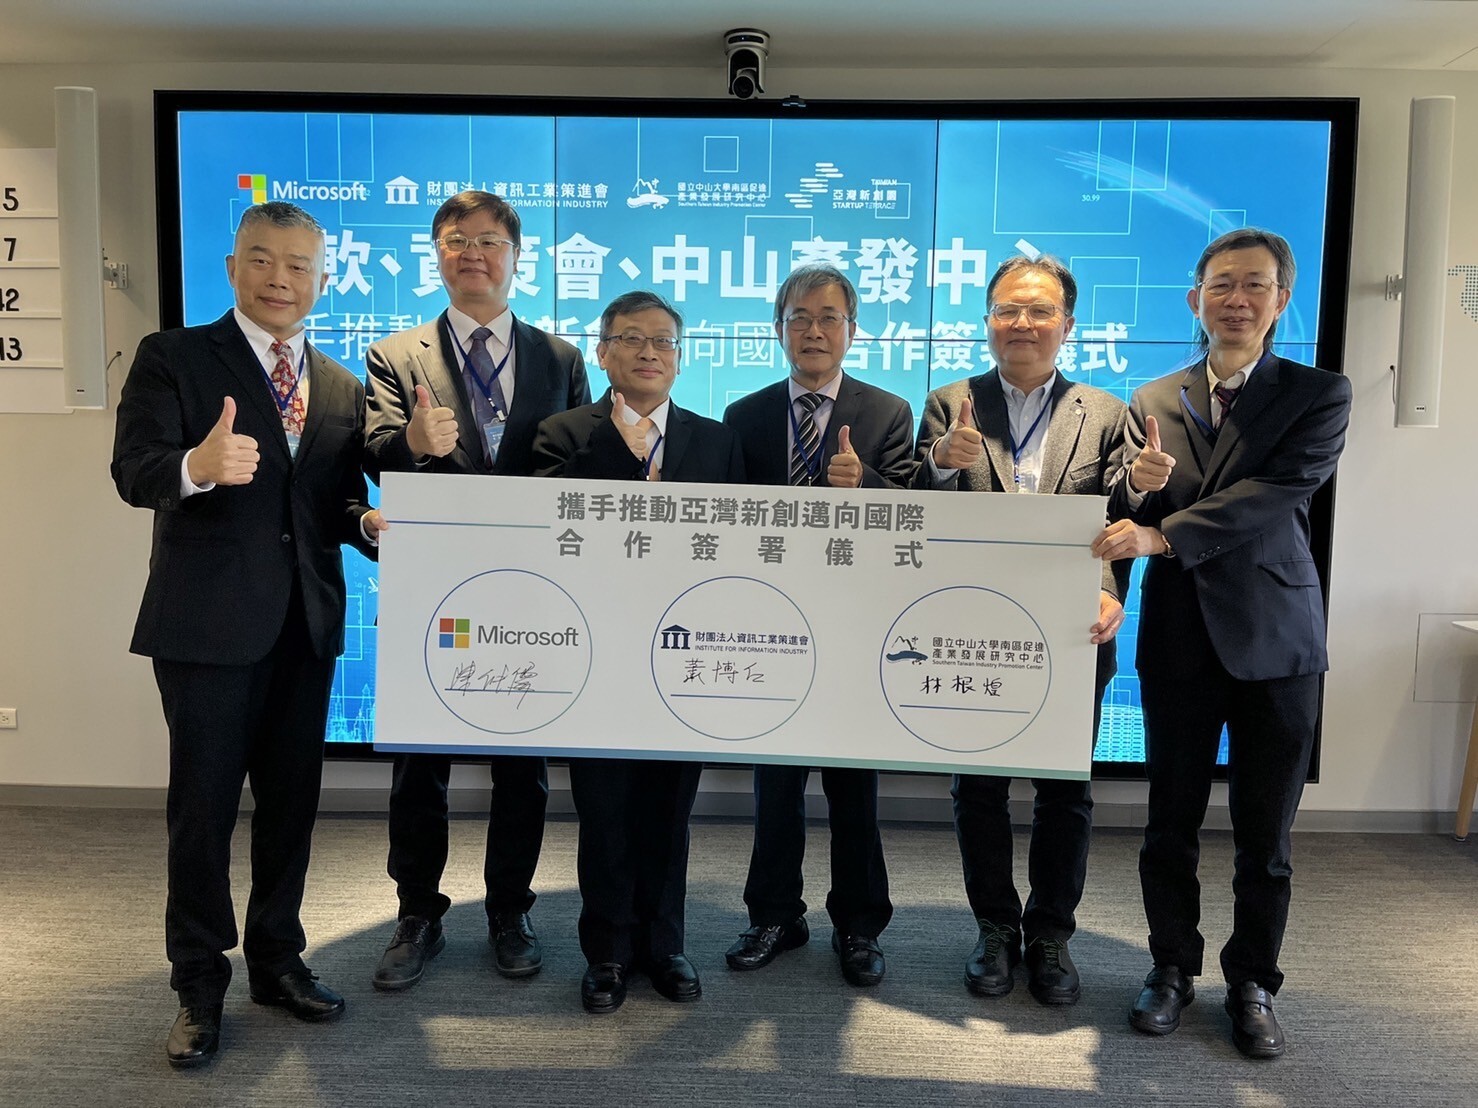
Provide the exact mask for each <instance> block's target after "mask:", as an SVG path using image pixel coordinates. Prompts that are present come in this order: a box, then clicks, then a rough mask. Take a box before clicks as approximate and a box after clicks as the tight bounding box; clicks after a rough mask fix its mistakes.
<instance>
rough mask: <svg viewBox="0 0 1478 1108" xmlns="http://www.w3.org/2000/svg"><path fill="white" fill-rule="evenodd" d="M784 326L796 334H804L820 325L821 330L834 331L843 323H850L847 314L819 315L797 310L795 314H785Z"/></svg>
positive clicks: (850, 319) (828, 313) (831, 313)
mask: <svg viewBox="0 0 1478 1108" xmlns="http://www.w3.org/2000/svg"><path fill="white" fill-rule="evenodd" d="M783 322H784V323H785V327H786V329H787V330H789V331H793V332H794V333H795V334H797V335H802V334H805V333H806V332H807V331H809V330H810V329H811V328H812V327H820V328H821V329H822V330H823V331H835V330H836V329H837V328H838V327H840V326H841V325H842V324H843V323H851V322H852V317H851V316H849V315H838V314H837V313H835V312H825V313H823V314H821V315H807V314H806V313H805V312H797V313H796V314H795V315H790V316H786V317H785V319H784V321H783Z"/></svg>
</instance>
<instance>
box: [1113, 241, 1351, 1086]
mask: <svg viewBox="0 0 1478 1108" xmlns="http://www.w3.org/2000/svg"><path fill="white" fill-rule="evenodd" d="M1294 272H1295V270H1294V261H1293V252H1292V251H1291V250H1290V249H1289V247H1288V243H1287V242H1286V241H1284V240H1283V239H1282V238H1280V237H1279V236H1278V235H1275V234H1272V233H1271V232H1268V231H1262V230H1258V229H1256V228H1243V229H1241V230H1238V231H1232V232H1229V233H1228V234H1226V235H1223V236H1222V237H1221V238H1219V239H1217V240H1216V241H1215V242H1213V243H1212V244H1211V245H1210V246H1208V247H1207V248H1206V250H1205V252H1204V253H1203V254H1202V255H1201V258H1200V261H1199V262H1198V263H1197V264H1196V271H1195V273H1196V284H1195V287H1194V288H1193V289H1191V291H1190V292H1189V293H1188V294H1187V297H1186V300H1187V303H1188V304H1189V305H1190V308H1191V311H1192V312H1194V313H1195V315H1196V317H1197V319H1198V320H1199V321H1200V327H1201V345H1202V348H1203V349H1204V350H1205V352H1206V356H1205V357H1204V358H1203V359H1201V360H1200V361H1198V362H1196V364H1195V365H1193V366H1191V367H1190V368H1189V369H1188V370H1184V371H1176V372H1175V373H1172V374H1170V375H1168V376H1166V377H1162V378H1160V379H1159V380H1157V381H1151V382H1150V383H1149V384H1147V385H1144V386H1142V387H1141V388H1139V389H1138V390H1136V392H1135V393H1134V396H1133V397H1132V398H1131V400H1130V411H1129V426H1128V430H1127V437H1128V441H1129V446H1128V449H1127V452H1126V455H1127V458H1128V461H1129V463H1130V464H1129V467H1128V469H1127V470H1126V471H1125V476H1124V478H1123V479H1122V480H1120V481H1119V483H1118V484H1117V485H1116V486H1115V489H1114V494H1113V498H1112V500H1111V501H1110V517H1111V518H1113V519H1115V520H1116V521H1117V522H1115V523H1113V524H1112V525H1110V526H1109V527H1108V529H1107V530H1105V532H1104V533H1103V534H1102V535H1101V536H1099V539H1098V541H1097V542H1096V543H1095V545H1094V553H1095V554H1098V555H1099V556H1101V557H1103V558H1132V557H1137V556H1150V557H1151V560H1150V562H1149V565H1148V567H1147V568H1146V571H1145V575H1144V585H1143V588H1142V593H1143V597H1142V604H1141V608H1140V632H1139V654H1138V659H1137V666H1138V669H1139V678H1140V688H1141V693H1142V701H1143V705H1144V725H1145V756H1146V762H1147V764H1148V768H1149V777H1150V795H1149V819H1148V823H1147V825H1146V827H1145V835H1144V846H1143V848H1142V849H1141V851H1140V855H1139V875H1140V884H1141V885H1142V886H1143V892H1144V905H1145V914H1146V915H1147V917H1148V919H1149V926H1150V955H1151V957H1152V958H1153V959H1154V968H1153V969H1152V970H1151V972H1150V974H1149V976H1148V977H1147V978H1146V979H1145V985H1144V989H1143V991H1141V993H1140V994H1139V997H1138V998H1137V999H1136V1000H1135V1002H1134V1005H1133V1008H1132V1009H1131V1010H1130V1014H1129V1021H1130V1023H1131V1024H1132V1025H1133V1026H1134V1027H1135V1028H1137V1029H1138V1030H1140V1031H1144V1032H1146V1033H1149V1034H1153V1035H1166V1034H1169V1033H1170V1032H1171V1031H1174V1030H1175V1028H1176V1027H1178V1026H1179V1024H1180V1014H1181V1010H1182V1009H1183V1008H1184V1007H1185V1006H1186V1005H1187V1004H1189V1003H1190V1002H1191V1001H1192V999H1193V998H1194V997H1195V989H1194V986H1193V984H1192V979H1193V978H1195V977H1196V975H1198V974H1199V973H1200V972H1201V959H1202V954H1203V951H1204V948H1205V940H1204V939H1203V938H1202V936H1201V932H1200V930H1199V928H1198V925H1199V923H1200V917H1201V902H1200V885H1199V883H1198V882H1197V879H1196V865H1197V861H1198V858H1199V854H1200V848H1199V840H1198V833H1199V831H1200V827H1201V823H1202V821H1203V820H1204V819H1205V815H1206V804H1207V800H1208V798H1209V795H1210V792H1211V777H1212V770H1213V767H1214V765H1215V763H1216V754H1217V747H1218V745H1219V743H1220V738H1221V731H1222V727H1223V725H1225V726H1226V728H1227V731H1228V732H1229V734H1230V740H1231V741H1230V747H1229V756H1228V765H1227V775H1228V781H1229V784H1230V789H1229V792H1228V802H1229V806H1230V812H1231V817H1232V838H1233V841H1234V842H1235V844H1236V863H1235V872H1234V877H1233V879H1232V894H1233V898H1234V904H1235V908H1234V914H1233V923H1232V935H1231V938H1230V939H1229V940H1228V941H1227V944H1226V946H1225V947H1223V948H1222V952H1221V968H1222V973H1223V974H1224V975H1225V977H1226V981H1227V998H1226V1009H1227V1012H1228V1014H1229V1015H1230V1016H1231V1019H1232V1039H1233V1041H1234V1042H1235V1043H1236V1045H1237V1048H1238V1049H1239V1050H1241V1051H1242V1053H1243V1054H1245V1055H1247V1056H1248V1057H1252V1058H1273V1057H1276V1056H1278V1055H1280V1054H1282V1053H1283V1049H1284V1037H1283V1031H1282V1028H1281V1027H1280V1026H1279V1024H1278V1020H1277V1017H1276V1016H1274V1014H1273V1003H1272V998H1273V996H1274V995H1275V994H1276V993H1277V992H1278V989H1279V986H1280V985H1281V984H1282V983H1283V972H1282V971H1281V970H1280V969H1279V968H1278V951H1279V949H1280V948H1281V947H1282V944H1283V931H1284V927H1285V925H1286V923H1287V920H1288V903H1289V897H1290V891H1291V881H1290V875H1291V874H1292V872H1293V871H1292V864H1291V854H1292V842H1291V839H1290V834H1289V832H1290V829H1291V828H1292V826H1293V817H1294V814H1295V812H1296V811H1297V810H1298V802H1299V798H1300V796H1301V795H1302V794H1303V783H1304V778H1305V777H1306V776H1307V773H1308V766H1309V756H1310V753H1311V752H1312V750H1313V745H1314V728H1315V724H1316V722H1317V719H1318V714H1319V688H1320V682H1321V675H1322V674H1323V673H1324V671H1325V670H1326V669H1328V668H1329V658H1328V654H1327V652H1326V650H1325V625H1324V600H1323V596H1322V594H1321V591H1320V584H1319V574H1318V568H1317V566H1315V564H1314V559H1313V555H1312V554H1311V553H1310V549H1309V500H1310V498H1311V497H1312V496H1313V495H1314V493H1315V492H1317V491H1318V489H1319V488H1320V486H1322V485H1323V484H1324V483H1325V482H1326V481H1327V480H1329V478H1330V476H1331V475H1332V474H1333V473H1334V467H1335V463H1336V462H1337V461H1338V459H1339V455H1340V451H1341V450H1342V449H1343V447H1344V440H1345V428H1346V425H1347V424H1348V423H1349V416H1350V395H1351V392H1350V383H1349V381H1348V380H1346V379H1345V378H1344V377H1341V376H1339V375H1338V374H1334V373H1328V372H1326V371H1324V370H1320V369H1315V368H1314V367H1312V366H1306V365H1300V364H1299V363H1297V362H1292V361H1289V360H1287V359H1286V358H1280V357H1278V356H1277V355H1275V354H1273V353H1272V344H1273V333H1274V330H1275V327H1276V325H1277V321H1278V317H1279V316H1280V315H1282V313H1283V310H1284V309H1285V308H1286V307H1287V306H1288V301H1289V298H1290V296H1291V295H1292V290H1293V280H1294Z"/></svg>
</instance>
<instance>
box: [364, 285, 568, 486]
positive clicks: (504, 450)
mask: <svg viewBox="0 0 1478 1108" xmlns="http://www.w3.org/2000/svg"><path fill="white" fill-rule="evenodd" d="M513 332H514V344H515V346H516V348H517V350H518V354H517V356H516V361H515V366H514V371H513V372H514V374H515V376H514V390H513V410H512V411H510V412H509V413H508V427H507V429H506V430H505V431H504V433H503V443H502V445H501V446H500V447H499V448H498V461H497V464H496V465H494V466H492V467H489V466H488V465H487V462H486V461H485V459H484V449H483V445H482V430H481V428H479V427H478V426H477V424H476V421H475V419H474V418H473V415H472V401H471V399H470V398H469V397H468V395H467V386H466V385H465V384H464V383H463V381H462V372H461V369H460V368H459V366H458V362H457V355H456V352H455V351H453V349H452V340H451V337H450V335H449V334H448V332H447V327H446V314H445V313H442V314H441V315H439V316H437V317H436V319H435V320H433V321H432V322H430V323H423V324H421V326H419V327H412V328H411V329H410V330H408V331H401V332H400V333H399V334H395V335H391V336H390V337H389V338H385V339H381V340H380V341H379V342H377V343H375V344H374V345H373V346H371V347H370V348H369V352H368V354H367V356H366V358H365V365H366V370H367V373H366V384H367V388H366V396H365V444H364V469H365V472H366V473H368V474H369V476H370V478H371V480H373V481H375V482H377V483H378V482H379V480H380V474H381V473H382V472H384V471H386V470H389V471H392V472H397V471H398V472H415V471H417V470H418V468H423V469H424V470H425V471H426V472H430V473H500V474H509V475H512V476H515V477H526V476H528V475H529V473H530V472H532V470H533V448H534V431H535V430H536V429H537V428H538V426H539V424H540V423H541V422H542V421H543V420H545V419H547V418H548V417H549V416H552V415H554V414H555V413H556V412H563V411H565V410H566V409H568V408H578V407H580V406H581V405H582V404H589V403H590V385H589V383H588V382H587V381H586V379H585V360H584V359H583V358H582V357H581V356H580V352H579V351H578V350H577V349H575V347H573V346H571V345H570V344H569V343H567V342H565V341H564V339H561V338H556V337H555V336H554V335H547V334H545V333H544V332H543V331H540V330H537V329H535V328H533V327H530V326H529V325H528V324H527V323H524V322H523V321H522V320H519V319H515V320H514V321H513ZM417 385H425V386H426V389H427V391H428V392H429V393H430V394H431V403H432V404H433V405H442V406H444V407H447V408H450V409H452V411H454V412H455V413H456V414H457V446H456V448H455V449H453V450H452V452H451V453H450V454H448V455H447V456H446V457H445V458H432V459H431V460H430V461H429V462H428V463H427V464H426V465H425V466H424V467H417V466H416V464H415V460H414V459H413V458H412V457H411V453H410V450H409V449H408V448H407V447H406V444H405V429H406V426H407V424H408V423H409V422H410V413H411V409H412V408H414V407H415V404H416V386H417Z"/></svg>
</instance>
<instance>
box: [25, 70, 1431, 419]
mask: <svg viewBox="0 0 1478 1108" xmlns="http://www.w3.org/2000/svg"><path fill="white" fill-rule="evenodd" d="M55 94H56V185H57V193H56V209H57V237H58V241H59V245H60V256H61V269H62V272H61V285H62V381H63V390H64V393H65V396H64V399H63V403H65V404H66V405H67V406H68V407H71V408H106V407H107V406H108V384H107V378H106V370H107V364H108V358H107V347H106V344H105V339H104V336H103V227H102V223H103V219H102V201H101V195H102V176H101V173H100V172H99V169H98V110H97V94H96V93H95V92H94V91H93V90H92V89H90V88H58V89H56V90H55ZM1443 226H1444V227H1445V226H1446V224H1445V223H1444V224H1443Z"/></svg>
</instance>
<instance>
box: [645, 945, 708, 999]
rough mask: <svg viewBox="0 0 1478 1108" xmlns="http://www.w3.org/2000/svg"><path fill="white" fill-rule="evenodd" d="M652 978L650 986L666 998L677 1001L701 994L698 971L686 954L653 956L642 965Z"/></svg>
mask: <svg viewBox="0 0 1478 1108" xmlns="http://www.w3.org/2000/svg"><path fill="white" fill-rule="evenodd" d="M642 969H644V970H645V971H646V974H647V976H648V977H650V978H651V979H652V988H654V989H656V990H657V991H658V992H659V993H661V994H662V995H663V996H665V997H666V998H667V999H668V1000H676V1001H678V1002H679V1003H681V1002H682V1001H685V1000H697V999H698V998H699V997H700V996H702V995H703V986H702V984H701V983H700V982H699V981H698V971H697V970H695V969H694V968H693V963H692V962H690V961H688V956H687V955H686V954H673V955H669V956H668V957H666V958H653V959H652V960H651V961H650V962H648V963H646V965H644V966H643V967H642Z"/></svg>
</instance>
